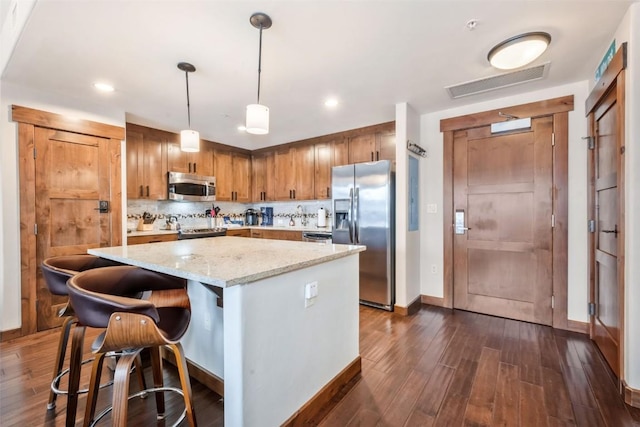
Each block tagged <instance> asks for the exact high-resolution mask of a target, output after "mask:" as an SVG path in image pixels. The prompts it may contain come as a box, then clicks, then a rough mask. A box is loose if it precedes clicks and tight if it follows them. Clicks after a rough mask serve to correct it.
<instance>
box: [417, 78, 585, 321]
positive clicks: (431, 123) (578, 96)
mask: <svg viewBox="0 0 640 427" xmlns="http://www.w3.org/2000/svg"><path fill="white" fill-rule="evenodd" d="M594 68H595V66H594ZM566 95H574V106H575V109H574V111H572V112H570V113H569V226H568V233H569V254H568V255H569V259H568V264H569V266H568V267H569V271H568V283H569V293H568V316H569V319H572V320H578V321H581V322H587V321H588V317H587V302H588V283H587V268H586V266H587V237H588V236H587V228H586V225H587V147H586V144H585V143H584V141H583V140H582V139H581V138H582V137H583V136H585V135H586V134H587V121H586V118H585V115H584V102H585V100H586V97H587V96H588V82H587V81H586V80H585V81H582V82H577V83H573V84H568V85H564V86H558V87H554V88H550V89H545V90H541V91H536V92H528V93H523V94H520V95H516V96H510V97H506V98H501V99H497V100H493V101H488V102H482V103H477V104H470V105H465V106H463V107H458V108H452V109H449V110H445V111H438V112H435V113H431V114H425V115H423V116H422V120H421V130H420V133H421V135H422V139H421V142H420V145H422V146H423V147H426V148H427V150H428V152H429V157H428V158H427V159H426V163H427V164H426V167H425V168H423V171H424V173H423V174H422V175H421V180H422V182H421V188H422V193H421V196H423V198H422V206H423V208H424V207H425V206H426V205H427V204H429V203H431V204H437V213H435V214H425V215H424V216H423V218H424V219H425V221H424V222H425V223H426V224H425V226H424V227H423V233H422V235H421V253H422V256H421V262H420V266H421V271H420V278H421V285H420V289H421V292H422V294H424V295H430V296H434V297H443V295H444V279H443V275H442V269H443V263H444V261H443V259H444V255H443V237H444V235H443V221H444V218H443V215H442V205H443V200H444V197H443V189H442V186H443V151H442V148H443V134H442V133H441V132H440V120H442V119H445V118H450V117H457V116H461V115H465V114H472V113H477V112H482V111H487V110H493V109H497V108H500V107H508V106H511V105H518V104H526V103H529V102H535V101H541V100H545V99H550V98H557V97H561V96H566ZM422 211H423V212H426V209H423V210H422ZM432 265H436V272H435V273H433V272H432V271H431V266H432Z"/></svg>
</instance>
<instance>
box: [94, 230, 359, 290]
mask: <svg viewBox="0 0 640 427" xmlns="http://www.w3.org/2000/svg"><path fill="white" fill-rule="evenodd" d="M365 249H366V247H365V246H356V245H334V244H310V243H307V242H293V241H282V240H270V239H247V238H246V237H228V236H225V237H211V238H205V239H188V240H178V241H174V242H160V243H148V244H143V245H132V246H116V247H111V248H93V249H89V251H88V252H89V253H90V254H92V255H97V256H100V257H103V258H107V259H111V260H114V261H119V262H123V263H126V264H131V265H136V266H138V267H142V268H146V269H148V270H153V271H158V272H162V273H166V274H170V275H172V276H176V277H182V278H185V279H191V280H196V281H198V282H201V283H204V284H208V285H213V286H217V287H221V288H225V287H230V286H234V285H239V284H245V283H251V282H255V281H258V280H261V279H265V278H267V277H272V276H277V275H279V274H283V273H287V272H290V271H295V270H299V269H302V268H305V267H310V266H312V265H317V264H322V263H324V262H328V261H332V260H335V259H338V258H343V257H346V256H349V255H353V254H355V253H358V252H361V251H364V250H365ZM269 254H273V256H270V255H269Z"/></svg>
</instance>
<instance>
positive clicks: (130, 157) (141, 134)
mask: <svg viewBox="0 0 640 427" xmlns="http://www.w3.org/2000/svg"><path fill="white" fill-rule="evenodd" d="M152 131H153V130H152V129H149V128H144V127H141V126H135V125H133V126H132V125H129V124H127V129H126V144H127V198H129V199H151V200H166V199H167V146H166V143H165V141H164V140H163V138H162V136H161V132H157V131H156V132H152Z"/></svg>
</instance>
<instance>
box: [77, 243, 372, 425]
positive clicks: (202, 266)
mask: <svg viewBox="0 0 640 427" xmlns="http://www.w3.org/2000/svg"><path fill="white" fill-rule="evenodd" d="M363 250H365V248H364V247H363V246H350V245H332V244H317V243H303V242H292V241H279V240H263V239H246V238H242V237H214V238H207V239H193V240H180V241H175V242H161V243H153V244H142V245H134V246H119V247H113V248H95V249H90V250H89V253H91V254H94V255H97V256H100V257H103V258H108V259H112V260H115V261H120V262H123V263H126V264H130V265H136V266H139V267H142V268H146V269H149V270H153V271H158V272H162V273H166V274H170V275H173V276H176V277H181V278H185V279H187V280H188V282H187V287H188V292H189V297H190V300H191V307H192V317H191V324H190V326H189V330H188V331H187V334H185V336H184V338H183V340H182V344H183V347H184V350H185V355H186V357H187V359H188V360H189V361H190V366H193V367H195V368H196V369H198V370H201V371H202V372H205V373H207V374H209V375H211V376H212V377H213V378H219V379H220V380H222V381H223V382H224V392H223V393H224V398H225V408H224V418H225V425H229V426H277V425H281V424H283V423H285V422H287V421H288V422H292V421H294V420H296V417H299V419H297V420H296V421H304V418H305V416H307V415H308V414H309V411H311V410H313V408H314V407H316V405H318V404H319V403H322V401H324V400H326V399H327V398H330V397H331V396H332V394H333V393H335V392H337V387H338V386H339V385H341V384H344V383H346V382H348V381H349V380H350V379H351V378H352V377H353V376H355V375H357V374H358V373H359V372H360V356H359V345H358V312H359V308H358V302H359V295H358V292H359V291H358V276H359V274H358V261H359V252H361V251H363ZM314 283H315V284H316V289H317V296H316V297H315V298H308V295H307V293H308V292H309V290H308V289H309V288H313V287H314V286H312V284H314ZM310 285H311V286H310ZM220 296H222V301H223V303H222V304H220V301H219V298H220ZM220 306H223V307H224V308H222V307H220ZM312 403H313V404H312ZM195 410H196V413H197V411H198V408H197V407H196V408H195Z"/></svg>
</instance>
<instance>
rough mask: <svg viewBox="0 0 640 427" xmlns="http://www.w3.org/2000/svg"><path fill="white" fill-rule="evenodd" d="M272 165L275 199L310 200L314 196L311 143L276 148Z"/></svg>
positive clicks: (312, 148)
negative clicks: (273, 169)
mask: <svg viewBox="0 0 640 427" xmlns="http://www.w3.org/2000/svg"><path fill="white" fill-rule="evenodd" d="M274 167H275V196H276V197H275V199H276V200H312V199H313V198H314V191H313V179H314V147H313V145H303V146H296V147H290V148H283V149H280V150H276V151H275V154H274Z"/></svg>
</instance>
